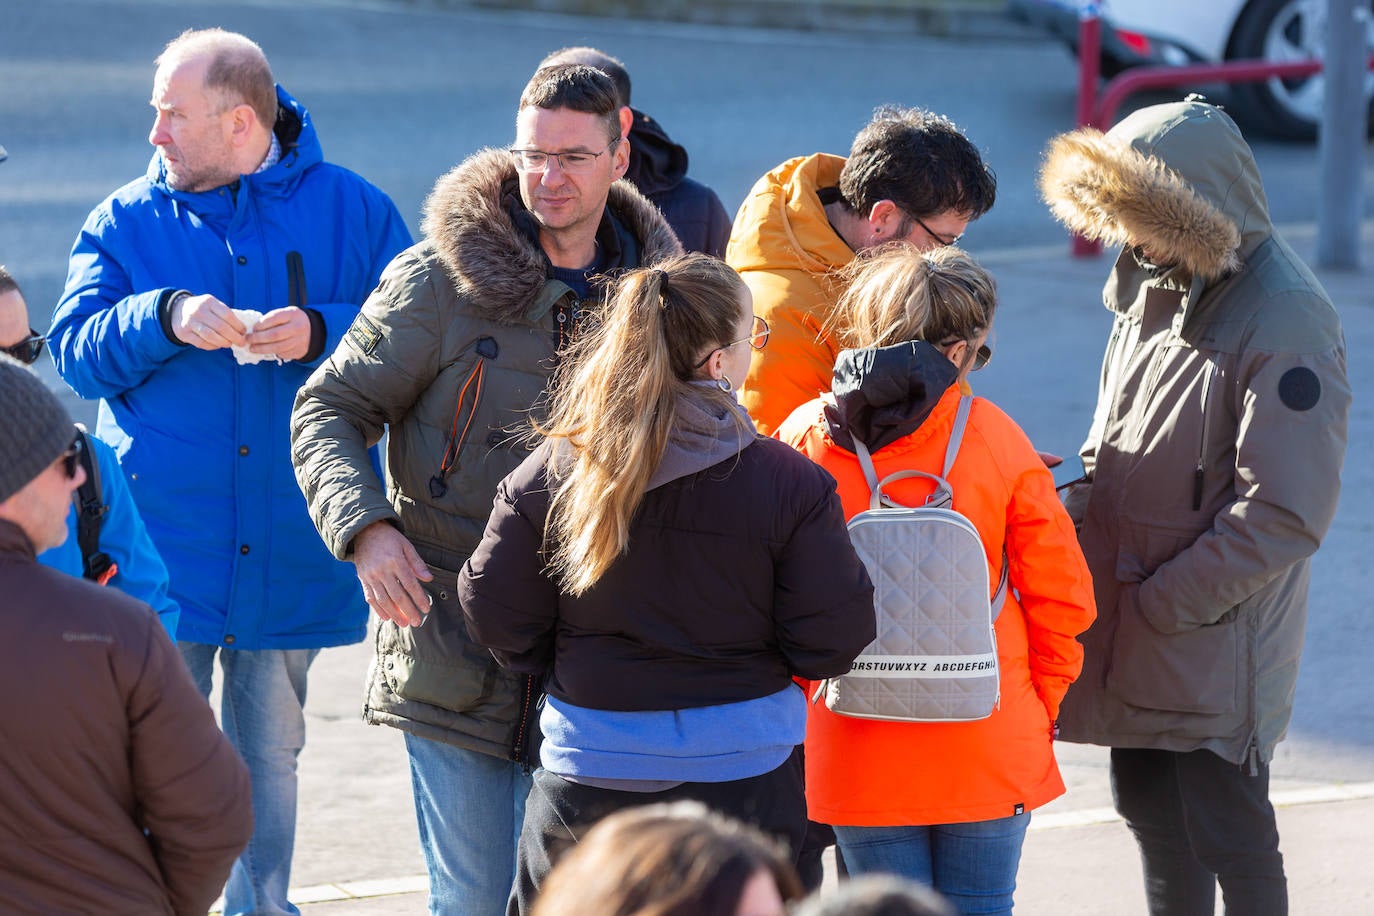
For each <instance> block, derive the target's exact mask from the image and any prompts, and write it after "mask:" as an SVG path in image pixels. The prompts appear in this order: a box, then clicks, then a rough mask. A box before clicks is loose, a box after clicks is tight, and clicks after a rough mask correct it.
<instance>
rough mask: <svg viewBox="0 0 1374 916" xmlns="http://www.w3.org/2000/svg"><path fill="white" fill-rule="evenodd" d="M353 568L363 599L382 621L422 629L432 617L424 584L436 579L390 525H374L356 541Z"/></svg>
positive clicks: (354, 541) (412, 548)
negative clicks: (422, 625) (355, 571)
mask: <svg viewBox="0 0 1374 916" xmlns="http://www.w3.org/2000/svg"><path fill="white" fill-rule="evenodd" d="M353 565H354V566H355V567H356V568H357V570H358V581H359V582H361V583H362V584H363V597H364V598H365V599H367V603H368V606H369V607H371V608H372V610H374V611H376V612H377V616H378V617H380V618H381V619H382V620H390V621H393V622H394V623H395V624H396V625H397V626H401V627H410V626H419V625H420V624H422V623H424V615H425V614H428V613H429V596H428V595H427V594H426V593H425V590H424V588H423V587H422V586H421V585H420V583H421V582H428V581H430V580H431V579H433V578H434V576H433V575H432V574H431V573H430V571H429V567H427V566H426V565H425V561H424V560H421V559H420V555H419V554H418V553H416V552H415V547H414V545H412V544H411V543H410V541H409V540H407V539H406V536H405V535H404V534H401V532H399V531H397V530H396V529H395V528H394V527H392V526H391V524H390V523H389V522H373V523H372V524H371V525H368V526H367V527H366V528H364V529H363V530H362V531H359V532H358V534H357V535H356V536H355V537H354V538H353Z"/></svg>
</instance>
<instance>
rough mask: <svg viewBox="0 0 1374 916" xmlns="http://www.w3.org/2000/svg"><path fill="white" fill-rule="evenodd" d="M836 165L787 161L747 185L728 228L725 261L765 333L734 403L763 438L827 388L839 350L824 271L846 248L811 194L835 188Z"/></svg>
mask: <svg viewBox="0 0 1374 916" xmlns="http://www.w3.org/2000/svg"><path fill="white" fill-rule="evenodd" d="M844 163H845V160H844V158H843V157H841V156H832V155H829V154H827V153H816V154H815V155H812V156H805V157H799V158H796V159H789V160H787V161H786V162H784V163H783V164H782V165H780V166H778V167H777V168H775V169H773V171H771V172H769V173H768V174H767V175H764V176H763V177H762V178H760V179H759V180H758V182H757V183H755V185H754V187H753V189H752V190H751V191H750V192H749V196H748V197H747V198H746V199H745V201H744V204H743V205H742V206H741V207H740V209H739V214H738V215H737V216H736V217H735V225H734V228H733V229H732V230H731V231H730V245H729V247H728V248H727V249H726V253H725V260H726V262H727V263H728V264H729V265H730V266H731V267H733V268H734V269H735V270H737V271H739V274H740V276H742V277H743V278H744V282H745V283H746V284H748V286H749V291H750V292H751V293H753V295H754V314H755V315H759V316H761V317H762V318H763V319H764V320H766V321H767V322H768V326H769V328H770V329H771V330H772V333H771V334H770V335H769V338H768V346H767V347H766V348H765V349H763V350H762V351H760V352H758V353H755V354H754V359H753V363H752V364H751V365H750V367H749V375H748V377H747V378H746V379H745V381H744V386H743V387H742V389H741V390H740V403H742V404H743V405H744V408H745V409H746V410H748V411H749V416H751V417H753V419H754V425H755V426H757V427H758V430H759V432H761V433H763V434H764V435H770V434H772V432H773V431H774V430H775V429H776V428H777V427H778V425H779V424H781V423H782V421H783V420H785V419H787V415H788V414H790V413H791V412H792V410H793V409H794V408H796V407H797V406H799V405H801V404H805V403H806V402H807V401H809V400H811V399H812V398H814V397H816V396H817V395H819V394H820V393H821V392H823V391H829V390H830V372H831V370H832V369H833V368H834V366H835V355H836V354H837V353H838V352H839V347H838V346H837V345H836V344H835V343H834V341H832V340H831V337H830V335H829V334H827V333H826V332H825V329H824V324H825V321H826V318H827V317H828V316H829V314H830V310H831V309H832V308H834V305H835V300H836V299H837V298H839V294H840V286H839V284H838V283H837V282H835V280H834V278H833V277H832V275H831V274H832V272H833V271H835V270H836V269H838V268H841V267H844V266H845V265H846V264H848V263H849V262H850V261H852V260H853V259H854V251H853V250H852V249H851V248H850V247H849V245H847V244H846V243H845V241H844V239H842V238H840V237H839V235H838V234H836V232H835V230H834V229H832V228H831V227H830V223H829V221H828V220H827V219H826V217H825V207H824V206H823V205H822V204H821V201H820V198H819V197H818V196H817V192H818V191H819V190H820V189H822V188H833V187H837V186H838V185H839V183H840V170H841V169H842V168H844Z"/></svg>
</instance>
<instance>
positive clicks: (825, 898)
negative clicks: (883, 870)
mask: <svg viewBox="0 0 1374 916" xmlns="http://www.w3.org/2000/svg"><path fill="white" fill-rule="evenodd" d="M795 916H955V911H954V907H953V906H952V905H950V903H949V901H947V900H945V898H944V897H941V896H940V894H939V893H938V892H936V891H934V890H932V889H931V888H928V887H926V886H925V885H924V884H917V883H916V882H915V881H908V880H906V879H905V878H897V877H894V876H892V875H862V876H860V877H857V878H851V879H850V880H848V881H845V882H844V883H843V884H841V885H840V887H839V890H837V891H835V892H834V893H831V894H820V895H817V896H815V897H811V898H809V899H807V901H806V902H805V903H803V904H802V905H801V906H799V907H797V909H796V910H795Z"/></svg>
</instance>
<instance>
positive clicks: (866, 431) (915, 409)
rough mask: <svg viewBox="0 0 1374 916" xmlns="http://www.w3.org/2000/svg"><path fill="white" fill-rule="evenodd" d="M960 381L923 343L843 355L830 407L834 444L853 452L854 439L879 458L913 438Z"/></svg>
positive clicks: (828, 423) (937, 353)
mask: <svg viewBox="0 0 1374 916" xmlns="http://www.w3.org/2000/svg"><path fill="white" fill-rule="evenodd" d="M958 377H959V368H958V367H957V366H955V365H954V363H952V362H950V361H949V359H948V358H947V357H946V356H945V355H944V354H943V353H941V352H940V351H939V349H937V348H936V347H934V346H932V345H931V344H930V343H927V342H926V341H924V340H909V341H906V342H904V343H899V344H894V345H893V346H890V347H867V348H864V349H861V350H841V351H840V355H839V356H838V357H837V358H836V359H835V374H834V378H833V381H832V383H831V386H830V390H831V394H832V395H833V397H834V402H833V403H831V402H830V401H828V400H827V401H826V403H825V408H824V409H825V421H826V426H827V428H828V430H827V431H828V432H829V435H830V438H831V439H832V440H834V442H835V444H836V445H838V446H840V447H841V448H843V449H846V450H848V451H851V452H852V451H854V438H853V437H855V436H857V437H858V438H859V441H861V442H863V443H864V445H866V446H868V450H869V451H870V452H876V451H877V450H878V449H880V448H882V447H883V446H885V445H890V444H892V443H893V442H896V441H897V440H898V439H901V438H904V437H906V436H909V435H911V434H912V433H913V432H915V431H916V429H917V428H918V427H919V426H920V425H921V424H922V423H923V422H925V419H926V417H928V416H930V412H931V411H932V410H934V409H935V405H936V404H938V403H939V402H940V398H941V396H942V395H944V393H945V391H946V390H947V389H948V388H949V386H950V385H953V384H954V382H955V380H956V379H957V378H958Z"/></svg>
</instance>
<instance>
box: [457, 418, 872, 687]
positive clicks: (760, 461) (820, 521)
mask: <svg viewBox="0 0 1374 916" xmlns="http://www.w3.org/2000/svg"><path fill="white" fill-rule="evenodd" d="M545 456H546V451H545V449H543V448H541V449H540V450H538V451H536V452H535V453H534V454H533V455H531V456H530V457H529V458H528V459H526V461H525V462H524V464H522V465H521V466H520V467H519V468H517V469H516V471H515V473H513V474H511V476H510V477H508V478H507V479H506V480H504V481H502V483H501V487H500V489H499V490H498V491H497V495H496V505H495V509H494V510H493V511H492V515H491V520H490V521H489V522H488V524H487V531H486V534H485V535H484V537H483V539H482V543H481V544H480V545H479V546H478V548H477V551H476V552H475V553H474V554H473V556H472V559H471V560H470V561H469V562H468V564H467V565H466V566H465V567H464V568H463V574H462V576H461V577H460V578H459V583H458V593H459V598H460V601H461V602H462V606H463V615H464V617H465V618H466V619H467V625H468V631H469V632H470V633H471V634H472V636H473V639H474V640H475V641H477V642H478V643H480V644H482V645H484V646H488V647H490V648H491V650H492V652H493V653H494V654H495V655H496V657H497V658H498V659H500V660H501V663H502V664H504V665H506V666H508V667H510V668H512V669H514V670H516V671H523V672H527V673H530V674H543V673H545V672H548V674H549V680H548V691H549V693H550V695H552V696H554V697H557V698H558V699H560V700H565V701H567V702H569V703H573V704H576V705H578V706H583V707H589V708H594V709H608V710H665V709H685V708H693V707H699V706H708V705H713V704H720V703H732V702H737V701H741V700H750V699H757V698H759V697H763V696H767V695H769V694H772V693H776V692H777V691H779V690H782V689H783V688H784V687H786V686H787V684H788V681H789V679H790V678H792V677H793V676H799V677H803V678H808V679H815V678H825V677H833V676H835V675H839V674H843V673H844V672H846V671H848V670H849V666H850V664H851V662H853V660H854V657H855V656H856V655H858V653H859V652H860V651H861V650H862V649H863V647H864V646H866V645H868V643H869V642H870V641H872V639H873V636H874V627H875V622H874V614H873V586H872V583H871V582H870V581H869V578H868V573H867V572H866V571H865V569H864V566H863V564H862V563H861V562H860V560H859V558H858V557H857V556H856V555H855V553H854V548H853V547H852V546H851V544H850V541H849V534H848V532H847V531H846V530H845V524H844V514H843V512H842V510H841V508H840V500H839V497H838V496H837V495H836V493H835V481H834V479H833V478H832V477H831V476H830V475H829V474H827V473H826V472H825V471H823V470H821V469H820V468H819V467H817V466H816V465H814V464H813V463H811V462H810V461H809V460H807V459H805V458H803V457H802V456H801V455H799V454H797V453H796V452H795V451H793V450H792V449H791V448H788V447H787V446H785V445H783V444H782V443H780V442H777V441H775V440H772V439H764V438H755V439H754V440H753V441H752V443H751V444H749V445H748V446H747V447H745V448H744V450H743V451H740V452H739V453H738V455H737V456H735V457H732V458H728V459H726V460H725V461H722V462H720V463H718V464H715V465H713V466H711V467H709V468H707V469H705V470H702V471H698V472H696V473H692V474H689V475H687V476H684V477H679V478H677V479H675V480H672V481H670V482H668V483H665V484H663V485H662V486H659V487H657V488H655V489H651V490H650V491H649V492H648V493H647V494H645V497H644V501H643V503H642V504H641V506H640V508H639V511H638V512H636V514H635V516H634V519H633V521H632V522H631V528H630V548H629V550H628V551H627V552H626V553H625V554H624V555H623V556H621V557H620V558H619V559H618V560H616V562H615V563H614V564H612V565H611V567H610V568H609V569H608V570H607V571H606V573H605V574H604V575H603V576H602V577H601V579H600V580H599V581H598V582H597V583H596V584H595V585H594V586H593V587H592V588H591V589H589V590H588V591H587V592H585V593H584V594H582V595H581V596H578V597H574V596H572V595H568V594H564V593H561V592H560V590H559V589H558V587H557V585H556V584H555V582H554V580H553V579H552V578H550V577H549V575H547V574H546V573H545V570H544V565H545V564H544V558H543V556H542V554H541V552H540V548H541V544H542V542H543V537H544V526H545V520H546V516H547V513H548V507H549V494H548V491H547V489H546V486H547V484H546V481H545Z"/></svg>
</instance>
